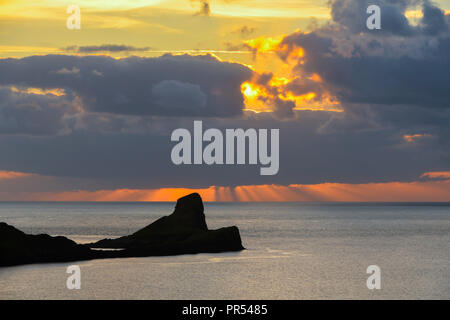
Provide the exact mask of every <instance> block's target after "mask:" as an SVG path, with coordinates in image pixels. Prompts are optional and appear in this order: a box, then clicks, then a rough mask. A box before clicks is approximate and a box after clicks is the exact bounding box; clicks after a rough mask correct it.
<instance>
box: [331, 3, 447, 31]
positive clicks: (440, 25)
mask: <svg viewBox="0 0 450 320" xmlns="http://www.w3.org/2000/svg"><path fill="white" fill-rule="evenodd" d="M370 5H378V6H379V7H380V9H381V30H377V32H378V33H379V34H392V35H401V36H418V35H422V34H427V35H437V34H439V33H442V32H445V31H447V30H448V23H447V19H446V17H445V14H444V11H443V10H441V9H440V8H439V7H437V6H436V5H434V4H433V3H432V2H431V1H428V0H425V1H421V0H358V1H355V0H332V1H331V15H332V18H333V21H334V22H336V23H338V24H339V25H340V26H343V27H346V28H347V29H348V30H350V31H351V32H353V33H360V32H367V31H368V30H367V27H366V20H367V17H368V16H369V14H367V13H366V10H367V8H368V7H369V6H370ZM417 6H420V7H421V9H422V12H423V17H422V18H421V20H420V23H419V24H418V25H417V26H415V25H412V24H411V23H410V22H409V20H408V19H407V18H406V16H405V12H406V10H407V9H412V8H416V7H417Z"/></svg>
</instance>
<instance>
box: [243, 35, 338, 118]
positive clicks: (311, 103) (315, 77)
mask: <svg viewBox="0 0 450 320" xmlns="http://www.w3.org/2000/svg"><path fill="white" fill-rule="evenodd" d="M297 32H299V33H301V31H297ZM285 37H286V36H285V35H280V36H278V37H259V38H255V39H251V40H247V41H245V42H244V46H246V47H247V48H248V49H250V50H251V51H252V52H253V55H254V62H255V65H254V66H252V68H253V70H254V72H255V76H254V77H253V79H251V80H250V81H247V82H244V83H243V84H242V86H241V92H242V94H243V96H244V104H245V106H246V109H247V110H251V111H255V112H271V111H276V110H277V109H279V107H280V106H282V108H283V106H284V107H286V106H289V107H290V108H292V109H294V110H315V111H331V112H342V111H343V110H342V108H341V107H340V103H339V101H338V100H337V98H336V97H334V96H332V95H331V94H330V93H329V92H328V90H326V88H325V84H324V83H323V80H322V78H321V76H320V75H319V74H317V73H312V74H311V73H307V72H304V71H302V70H301V68H299V67H298V66H299V65H302V64H304V63H305V61H306V59H307V58H308V56H307V52H305V50H304V48H302V47H300V46H298V45H295V44H291V43H288V42H284V39H285ZM277 57H278V59H277ZM269 75H270V76H271V78H270V79H269V80H264V79H267V78H268V77H269ZM294 88H298V89H299V90H295V89H294ZM295 91H297V92H295Z"/></svg>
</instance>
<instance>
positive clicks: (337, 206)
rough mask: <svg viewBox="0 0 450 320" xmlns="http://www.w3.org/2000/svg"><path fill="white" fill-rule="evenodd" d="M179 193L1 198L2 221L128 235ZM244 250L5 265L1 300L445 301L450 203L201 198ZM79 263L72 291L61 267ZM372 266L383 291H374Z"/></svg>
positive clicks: (77, 236) (30, 229) (36, 229)
mask: <svg viewBox="0 0 450 320" xmlns="http://www.w3.org/2000/svg"><path fill="white" fill-rule="evenodd" d="M173 208H174V203H0V221H4V222H7V223H9V224H12V225H14V226H15V227H17V228H19V229H21V230H23V231H25V232H27V233H33V234H38V233H48V234H51V235H64V236H67V237H69V238H71V239H73V240H75V241H77V242H80V243H86V242H91V241H96V240H98V239H101V238H105V237H117V236H122V235H126V234H129V233H132V232H134V231H136V230H138V229H140V228H142V227H144V226H146V225H147V224H149V223H151V222H152V221H154V220H155V219H157V218H159V217H161V216H163V215H168V214H170V213H171V212H172V211H173ZM205 215H206V220H207V224H208V227H209V228H210V229H215V228H219V227H223V226H230V225H236V226H238V227H239V229H240V232H241V237H242V241H243V244H244V246H245V247H246V248H247V250H244V251H242V252H238V253H223V254H197V255H181V256H172V257H148V258H128V259H107V260H93V261H80V262H71V263H58V264H35V265H25V266H17V267H8V268H0V299H450V204H417V203H416V204H408V203H404V204H367V203H365V204H357V203H326V204H323V203H322V204H315V203H281V204H280V203H206V204H205ZM72 264H76V265H79V266H80V268H81V289H79V290H69V289H67V288H66V280H67V277H68V276H69V274H67V273H66V268H67V266H69V265H72ZM369 265H377V266H379V267H380V269H381V289H380V290H369V289H368V288H367V285H366V280H367V278H368V277H369V274H367V273H366V269H367V267H368V266H369Z"/></svg>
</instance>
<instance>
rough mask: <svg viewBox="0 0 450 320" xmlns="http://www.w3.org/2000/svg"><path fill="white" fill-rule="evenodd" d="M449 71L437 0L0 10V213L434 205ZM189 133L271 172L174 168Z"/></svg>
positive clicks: (43, 5)
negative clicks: (233, 136) (272, 135)
mask: <svg viewBox="0 0 450 320" xmlns="http://www.w3.org/2000/svg"><path fill="white" fill-rule="evenodd" d="M370 4H377V5H379V6H380V8H381V29H380V30H369V29H367V27H366V19H367V17H368V14H367V13H366V9H367V7H368V6H369V5H370ZM69 5H77V6H79V8H80V11H81V15H80V18H81V28H80V29H78V30H77V29H75V30H71V29H68V28H67V24H66V22H67V19H68V18H69V17H70V16H71V13H68V12H67V8H68V6H69ZM449 70H450V0H441V1H434V2H432V1H428V0H371V1H368V0H330V1H328V0H325V1H321V0H316V1H313V0H303V1H302V0H296V1H293V0H281V1H269V0H247V1H242V0H148V1H146V0H132V1H130V0H127V1H125V0H116V1H112V0H111V1H99V0H78V1H65V0H41V1H39V0H38V1H29V0H0V150H1V153H0V201H174V200H176V199H177V198H178V197H180V196H183V195H185V194H187V193H189V192H194V191H195V192H199V193H200V194H201V195H202V197H203V198H204V200H206V201H402V202H403V201H450V125H449V124H450V90H449V84H450V73H449V72H448V71H449ZM194 120H202V121H203V126H204V127H205V128H218V129H220V130H225V129H227V128H244V129H247V128H256V129H262V128H268V129H271V128H277V129H279V130H280V169H279V172H278V174H277V175H273V176H261V175H259V166H248V165H242V166H238V165H235V166H229V165H228V166H227V165H224V166H219V165H213V166H207V165H197V166H183V165H182V166H176V165H174V164H173V163H172V162H171V159H170V153H171V149H172V147H173V146H174V144H173V143H172V142H171V141H170V135H171V132H172V131H173V130H174V129H176V128H187V129H190V130H192V127H193V121H194Z"/></svg>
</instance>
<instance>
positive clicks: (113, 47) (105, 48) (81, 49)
mask: <svg viewBox="0 0 450 320" xmlns="http://www.w3.org/2000/svg"><path fill="white" fill-rule="evenodd" d="M150 49H151V48H150V47H142V48H141V47H134V46H126V45H120V44H103V45H99V46H70V47H66V48H64V50H66V51H69V52H78V53H95V52H124V51H125V52H132V51H136V52H139V51H147V50H150Z"/></svg>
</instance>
